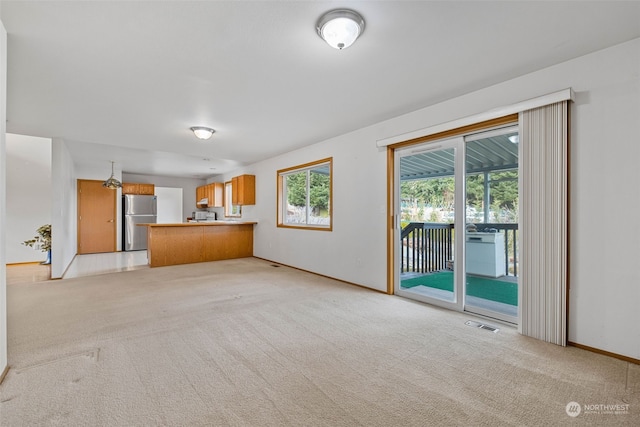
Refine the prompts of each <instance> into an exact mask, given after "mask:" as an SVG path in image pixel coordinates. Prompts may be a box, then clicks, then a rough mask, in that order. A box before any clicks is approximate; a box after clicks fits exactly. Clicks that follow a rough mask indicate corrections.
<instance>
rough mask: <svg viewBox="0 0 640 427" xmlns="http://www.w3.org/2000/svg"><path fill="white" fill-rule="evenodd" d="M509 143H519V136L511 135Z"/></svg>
mask: <svg viewBox="0 0 640 427" xmlns="http://www.w3.org/2000/svg"><path fill="white" fill-rule="evenodd" d="M509 141H511V142H513V143H514V144H517V143H518V142H520V136H519V135H511V136H510V137H509Z"/></svg>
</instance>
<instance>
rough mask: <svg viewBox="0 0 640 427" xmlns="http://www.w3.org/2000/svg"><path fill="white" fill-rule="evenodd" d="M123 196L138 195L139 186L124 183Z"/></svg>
mask: <svg viewBox="0 0 640 427" xmlns="http://www.w3.org/2000/svg"><path fill="white" fill-rule="evenodd" d="M122 194H138V184H134V183H131V182H123V183H122Z"/></svg>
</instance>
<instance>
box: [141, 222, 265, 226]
mask: <svg viewBox="0 0 640 427" xmlns="http://www.w3.org/2000/svg"><path fill="white" fill-rule="evenodd" d="M254 224H257V222H255V221H227V220H219V221H201V222H177V223H169V224H137V225H141V226H145V227H200V226H203V225H206V226H212V227H215V226H221V225H254Z"/></svg>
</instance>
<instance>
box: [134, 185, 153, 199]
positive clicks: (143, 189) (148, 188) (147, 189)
mask: <svg viewBox="0 0 640 427" xmlns="http://www.w3.org/2000/svg"><path fill="white" fill-rule="evenodd" d="M155 192H156V186H155V185H153V184H138V194H142V195H146V196H153V195H154V194H155Z"/></svg>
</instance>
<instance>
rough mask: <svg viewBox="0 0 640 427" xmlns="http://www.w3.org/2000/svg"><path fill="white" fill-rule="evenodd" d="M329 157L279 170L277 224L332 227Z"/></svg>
mask: <svg viewBox="0 0 640 427" xmlns="http://www.w3.org/2000/svg"><path fill="white" fill-rule="evenodd" d="M332 161H333V158H327V159H322V160H318V161H316V162H311V163H306V164H304V165H299V166H294V167H291V168H287V169H282V170H279V171H278V227H294V228H306V229H314V230H325V231H331V229H332V218H331V209H332V206H331V205H332V199H331V197H332Z"/></svg>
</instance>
